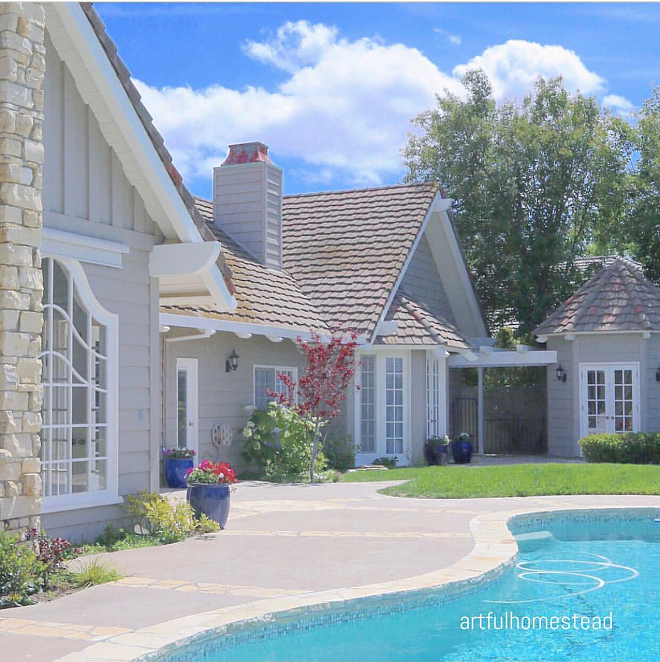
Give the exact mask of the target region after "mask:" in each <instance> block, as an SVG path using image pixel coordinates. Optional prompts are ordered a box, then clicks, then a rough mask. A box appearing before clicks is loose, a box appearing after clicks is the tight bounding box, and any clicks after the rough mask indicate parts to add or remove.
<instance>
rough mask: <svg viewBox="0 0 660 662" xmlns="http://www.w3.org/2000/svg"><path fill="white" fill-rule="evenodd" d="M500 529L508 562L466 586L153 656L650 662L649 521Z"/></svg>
mask: <svg viewBox="0 0 660 662" xmlns="http://www.w3.org/2000/svg"><path fill="white" fill-rule="evenodd" d="M512 531H513V533H514V535H516V536H517V538H518V544H519V548H520V556H519V559H518V562H517V565H516V567H515V568H514V569H513V570H511V571H510V572H508V573H507V574H506V575H504V576H503V577H502V578H500V579H498V580H496V581H494V582H492V583H491V584H488V585H486V586H485V587H484V588H483V589H481V590H479V591H477V592H475V593H472V594H471V595H468V596H464V597H461V598H458V599H454V600H451V601H446V598H443V597H438V600H437V603H436V604H433V603H432V598H431V604H429V600H425V601H424V604H423V606H415V604H411V605H409V608H406V610H405V611H399V612H396V613H389V614H382V613H381V614H376V615H373V613H375V612H372V615H370V614H369V612H368V611H364V612H363V613H361V614H360V618H358V619H356V620H350V621H345V622H339V623H334V624H329V625H322V626H318V627H312V628H309V629H307V630H303V631H293V632H288V633H281V632H279V633H278V632H275V631H273V632H271V633H270V634H269V632H268V629H265V630H263V631H262V634H263V635H264V636H263V638H261V639H259V640H256V641H249V642H247V643H245V642H243V643H240V641H241V639H240V637H241V636H242V635H238V637H239V638H238V639H232V637H231V636H218V637H216V638H215V639H212V640H210V641H209V640H207V641H204V642H203V644H201V643H200V644H197V645H192V646H190V647H188V648H185V649H181V650H179V651H177V652H175V653H171V654H169V655H167V656H165V657H163V658H162V659H163V660H167V661H168V662H170V661H171V662H174V661H176V662H180V661H181V662H183V661H189V662H269V661H272V662H276V661H277V662H280V661H281V662H295V661H300V662H313V661H314V662H337V661H339V660H340V661H341V662H377V661H379V662H380V661H387V662H395V661H401V662H403V661H406V662H412V661H415V662H426V661H432V660H433V661H435V660H443V661H448V662H472V661H476V660H516V661H521V662H522V661H524V660H543V661H544V662H550V661H552V660H569V659H571V660H579V661H585V662H589V661H594V662H596V661H597V662H604V661H606V660H607V661H609V660H612V661H616V662H623V661H624V660H633V661H639V662H653V661H656V660H657V661H659V662H660V633H658V631H657V627H658V626H657V622H658V617H659V616H660V522H658V521H655V518H654V517H653V516H646V517H643V518H640V519H638V520H632V521H631V520H621V519H600V520H591V521H590V520H585V519H584V518H581V519H577V520H572V519H570V518H568V517H566V516H564V517H563V518H562V519H557V520H556V521H554V520H552V519H550V520H548V521H546V522H543V523H541V524H540V528H539V526H537V527H536V531H535V530H534V528H531V527H530V526H529V525H525V524H524V523H522V524H519V525H514V526H512ZM437 595H438V596H440V595H441V594H437ZM489 614H490V616H489ZM480 616H481V618H479V617H480ZM243 639H245V637H244V636H243ZM233 642H236V643H235V645H233Z"/></svg>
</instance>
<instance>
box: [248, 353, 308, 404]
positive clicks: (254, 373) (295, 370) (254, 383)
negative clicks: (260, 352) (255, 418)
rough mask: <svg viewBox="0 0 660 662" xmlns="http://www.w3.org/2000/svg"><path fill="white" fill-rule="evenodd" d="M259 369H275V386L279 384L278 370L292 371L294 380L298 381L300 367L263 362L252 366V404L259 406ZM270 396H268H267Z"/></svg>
mask: <svg viewBox="0 0 660 662" xmlns="http://www.w3.org/2000/svg"><path fill="white" fill-rule="evenodd" d="M257 369H259V370H274V371H275V379H274V382H273V384H274V386H277V381H278V380H277V373H278V372H290V373H292V376H293V381H294V382H297V381H298V368H296V367H295V366H290V365H289V366H286V365H264V364H261V363H255V364H254V365H253V366H252V406H253V407H256V406H257V398H256V395H257V394H256V387H257ZM266 397H268V396H266ZM295 398H296V400H297V399H298V396H297V394H295Z"/></svg>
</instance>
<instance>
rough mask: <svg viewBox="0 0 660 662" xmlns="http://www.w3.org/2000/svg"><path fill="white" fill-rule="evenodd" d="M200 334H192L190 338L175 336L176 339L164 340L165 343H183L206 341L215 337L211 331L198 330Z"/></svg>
mask: <svg viewBox="0 0 660 662" xmlns="http://www.w3.org/2000/svg"><path fill="white" fill-rule="evenodd" d="M199 331H200V333H196V334H193V335H192V336H176V338H165V342H183V341H184V340H206V338H210V337H211V336H213V335H215V331H214V330H213V329H206V330H202V329H199Z"/></svg>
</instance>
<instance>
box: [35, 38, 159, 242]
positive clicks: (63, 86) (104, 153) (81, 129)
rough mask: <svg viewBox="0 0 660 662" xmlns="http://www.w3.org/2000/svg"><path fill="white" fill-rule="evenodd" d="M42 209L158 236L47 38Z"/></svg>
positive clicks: (94, 119)
mask: <svg viewBox="0 0 660 662" xmlns="http://www.w3.org/2000/svg"><path fill="white" fill-rule="evenodd" d="M44 95H45V97H44V125H43V136H44V137H43V139H44V149H45V161H44V189H43V207H44V210H45V211H51V212H56V213H58V214H63V215H65V216H69V217H74V218H80V219H85V220H87V221H92V222H94V223H99V224H103V225H110V226H113V227H116V228H122V229H126V230H134V231H135V232H140V233H144V234H149V235H155V236H160V232H159V230H158V228H157V226H156V224H155V223H154V222H153V221H152V219H151V218H150V217H149V216H148V214H147V213H146V211H145V207H144V203H143V201H142V199H141V198H140V196H139V195H138V193H137V191H136V190H135V187H133V186H132V185H131V184H130V182H129V180H128V179H127V177H126V175H125V174H124V171H123V169H122V166H121V164H120V162H119V159H118V158H117V155H116V153H115V152H114V150H113V149H112V148H111V147H110V146H109V145H108V143H107V142H106V140H105V138H104V137H103V136H102V135H101V130H100V129H99V124H98V122H97V120H96V117H95V116H94V115H93V113H92V112H91V110H90V108H89V106H87V105H86V104H85V103H84V101H83V100H82V97H81V96H80V94H79V93H78V90H77V89H76V85H75V82H74V80H73V76H72V75H71V72H70V71H69V69H68V68H67V66H66V65H65V64H64V63H63V62H62V60H61V59H60V58H59V56H58V55H57V52H56V51H55V49H54V47H53V45H52V43H51V41H50V39H49V38H48V35H46V77H45V81H44Z"/></svg>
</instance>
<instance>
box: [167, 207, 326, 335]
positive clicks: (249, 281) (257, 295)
mask: <svg viewBox="0 0 660 662" xmlns="http://www.w3.org/2000/svg"><path fill="white" fill-rule="evenodd" d="M195 202H196V204H197V208H198V210H199V212H200V214H201V215H202V217H203V218H204V219H205V220H206V221H208V222H209V229H210V230H211V232H213V235H214V238H216V239H218V240H219V241H220V242H221V243H222V251H223V253H224V255H225V260H226V261H227V264H229V266H230V268H231V270H232V272H233V280H234V283H235V285H236V291H235V298H236V303H237V304H238V305H237V308H236V309H235V310H232V311H222V312H219V311H216V310H214V309H212V308H206V307H204V306H161V310H162V311H163V312H178V313H187V314H195V315H198V316H202V317H212V318H214V319H221V320H227V321H233V322H243V323H248V324H261V325H270V326H275V327H280V328H288V329H294V330H297V331H299V330H301V329H309V330H315V331H319V332H327V331H328V329H327V327H326V325H325V322H324V321H323V319H322V317H321V315H320V314H319V313H318V311H317V310H316V309H315V308H314V306H313V305H312V304H311V303H310V302H309V300H308V299H307V297H306V296H305V295H304V294H303V293H302V292H301V291H300V287H299V286H298V284H297V283H296V281H295V280H294V279H293V278H292V277H291V275H290V274H288V273H286V271H276V270H273V269H268V268H267V267H265V266H264V265H263V264H261V263H260V262H259V261H258V260H256V259H255V258H254V257H252V256H251V255H250V254H249V253H248V252H247V251H246V250H245V249H244V248H242V247H241V246H240V245H239V244H237V243H236V242H235V241H234V240H233V239H232V238H231V237H230V236H229V235H228V234H226V233H225V232H222V231H221V230H219V229H217V228H216V227H215V225H213V224H212V220H213V204H212V203H211V202H209V201H207V200H202V199H201V198H196V200H195Z"/></svg>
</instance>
